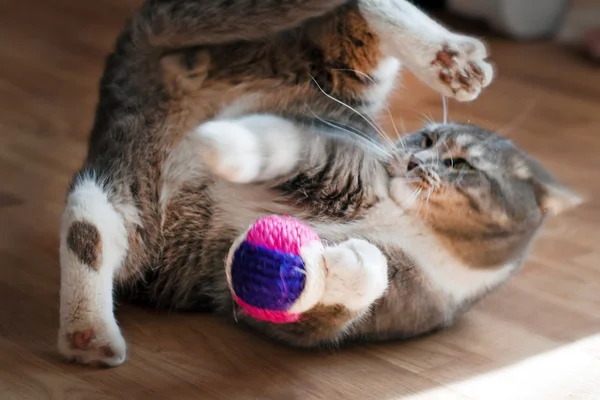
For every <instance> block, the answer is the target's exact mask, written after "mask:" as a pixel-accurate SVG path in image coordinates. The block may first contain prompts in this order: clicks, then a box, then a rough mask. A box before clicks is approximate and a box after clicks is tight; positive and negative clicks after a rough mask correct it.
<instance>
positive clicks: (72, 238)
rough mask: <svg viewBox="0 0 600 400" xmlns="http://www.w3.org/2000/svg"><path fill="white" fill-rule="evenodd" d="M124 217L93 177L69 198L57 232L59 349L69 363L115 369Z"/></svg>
mask: <svg viewBox="0 0 600 400" xmlns="http://www.w3.org/2000/svg"><path fill="white" fill-rule="evenodd" d="M127 249H128V241H127V230H126V225H125V221H124V218H123V216H122V215H121V214H120V213H119V212H117V210H116V209H115V208H114V206H113V204H112V203H111V202H110V200H109V197H108V194H107V192H106V190H105V189H104V188H103V185H101V184H100V183H99V182H97V180H96V179H94V178H93V177H88V178H83V179H80V180H79V181H78V182H77V183H76V184H75V185H74V187H73V189H72V190H71V192H70V193H69V196H68V199H67V204H66V207H65V210H64V213H63V215H62V220H61V229H60V267H61V279H60V329H59V333H58V349H59V351H60V353H61V354H62V355H63V356H65V357H66V358H67V359H69V360H71V361H77V362H80V363H83V364H100V365H107V366H116V365H119V364H121V363H122V362H123V361H125V353H126V345H125V340H124V339H123V336H122V335H121V332H120V330H119V327H118V326H117V322H116V320H115V316H114V312H113V280H114V277H115V275H116V273H117V272H118V271H119V269H120V268H121V267H122V264H123V260H124V258H125V256H126V254H127Z"/></svg>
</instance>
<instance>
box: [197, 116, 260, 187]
mask: <svg viewBox="0 0 600 400" xmlns="http://www.w3.org/2000/svg"><path fill="white" fill-rule="evenodd" d="M192 134H197V135H198V136H199V142H198V145H199V147H198V149H197V151H198V153H197V154H198V156H199V157H200V159H201V160H202V162H203V163H204V164H205V165H206V166H207V167H208V169H209V170H210V171H211V172H213V173H214V174H215V175H217V176H219V177H221V178H223V179H225V180H227V181H229V182H236V183H248V182H251V181H253V180H254V179H256V177H258V174H259V173H260V169H261V163H262V160H261V154H260V146H261V143H260V141H259V138H258V137H257V136H256V135H255V134H253V133H252V132H251V131H250V130H248V129H247V128H246V127H245V126H244V125H242V124H240V123H238V122H236V121H235V120H234V121H227V120H226V121H210V122H206V123H204V124H202V125H200V126H199V127H198V129H197V131H196V132H195V133H192Z"/></svg>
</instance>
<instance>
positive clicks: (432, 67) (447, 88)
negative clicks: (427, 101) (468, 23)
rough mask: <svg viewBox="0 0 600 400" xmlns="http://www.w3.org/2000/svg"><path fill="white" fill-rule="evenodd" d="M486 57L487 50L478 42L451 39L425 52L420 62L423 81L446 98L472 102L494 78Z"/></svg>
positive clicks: (468, 38) (461, 37)
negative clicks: (422, 68) (421, 63)
mask: <svg viewBox="0 0 600 400" xmlns="http://www.w3.org/2000/svg"><path fill="white" fill-rule="evenodd" d="M487 57H488V52H487V49H486V47H485V45H484V44H483V43H482V42H481V41H479V40H477V39H475V38H472V37H468V36H461V35H452V36H451V37H449V38H448V39H446V40H445V41H444V42H442V44H441V45H440V46H437V47H432V48H431V49H429V50H428V51H427V52H426V56H425V57H424V58H423V59H422V62H423V64H424V65H423V67H424V70H423V73H424V74H425V75H426V76H424V77H423V78H424V80H425V81H426V82H427V83H428V84H429V85H430V86H432V87H433V88H434V89H436V90H438V91H439V92H440V93H441V94H443V95H445V96H448V97H453V98H455V99H456V100H458V101H471V100H474V99H476V98H477V96H479V93H481V90H482V89H484V88H485V87H487V86H488V85H489V84H490V83H491V81H492V79H493V77H494V69H493V68H492V66H491V64H489V63H488V62H486V61H485V60H486V58H487Z"/></svg>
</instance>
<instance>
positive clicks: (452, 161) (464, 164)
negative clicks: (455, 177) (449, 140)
mask: <svg viewBox="0 0 600 400" xmlns="http://www.w3.org/2000/svg"><path fill="white" fill-rule="evenodd" d="M444 165H445V166H446V167H447V168H451V169H454V170H457V171H470V170H473V169H474V168H473V166H472V165H471V164H469V162H468V161H467V160H465V159H464V158H446V159H445V160H444Z"/></svg>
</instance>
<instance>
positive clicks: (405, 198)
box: [390, 177, 430, 211]
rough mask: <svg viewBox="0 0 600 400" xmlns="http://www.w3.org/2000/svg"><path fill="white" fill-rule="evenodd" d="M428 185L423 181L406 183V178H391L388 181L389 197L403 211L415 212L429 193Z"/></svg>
mask: <svg viewBox="0 0 600 400" xmlns="http://www.w3.org/2000/svg"><path fill="white" fill-rule="evenodd" d="M429 187H430V186H429V183H427V182H425V181H420V180H419V181H415V182H408V181H407V178H400V177H398V178H392V179H391V180H390V197H391V199H392V200H393V201H394V203H396V204H397V205H398V206H399V207H401V208H402V209H404V210H407V211H409V210H415V211H416V210H417V209H418V208H419V204H420V202H421V201H423V196H426V195H427V193H428V191H429Z"/></svg>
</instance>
